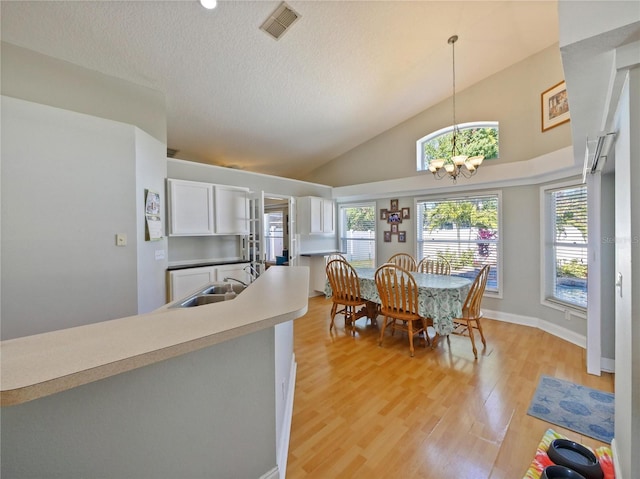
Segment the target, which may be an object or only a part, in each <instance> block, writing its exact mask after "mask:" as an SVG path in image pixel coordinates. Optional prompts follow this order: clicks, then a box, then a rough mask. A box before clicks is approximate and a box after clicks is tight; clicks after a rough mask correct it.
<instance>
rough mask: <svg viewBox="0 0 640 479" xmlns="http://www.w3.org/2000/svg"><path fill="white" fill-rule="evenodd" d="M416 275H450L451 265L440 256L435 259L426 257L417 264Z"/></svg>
mask: <svg viewBox="0 0 640 479" xmlns="http://www.w3.org/2000/svg"><path fill="white" fill-rule="evenodd" d="M418 273H429V274H451V263H449V261H447V259H446V258H443V257H442V256H438V257H437V258H430V257H428V256H427V257H425V258H422V259H421V260H420V262H419V263H418Z"/></svg>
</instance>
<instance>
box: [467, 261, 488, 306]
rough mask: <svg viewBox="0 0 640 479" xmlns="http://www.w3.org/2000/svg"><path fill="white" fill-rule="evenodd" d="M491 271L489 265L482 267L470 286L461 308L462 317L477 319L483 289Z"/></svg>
mask: <svg viewBox="0 0 640 479" xmlns="http://www.w3.org/2000/svg"><path fill="white" fill-rule="evenodd" d="M490 269H491V266H490V265H488V264H487V265H484V266H483V267H482V269H481V270H480V272H479V273H478V275H477V276H476V279H475V280H474V281H473V284H472V285H471V289H470V290H469V293H468V294H467V299H466V300H465V302H464V305H463V306H462V315H463V316H464V317H465V318H479V317H480V315H481V312H480V305H481V304H482V295H483V294H484V289H485V287H486V286H487V279H488V278H489V270H490Z"/></svg>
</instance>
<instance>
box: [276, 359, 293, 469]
mask: <svg viewBox="0 0 640 479" xmlns="http://www.w3.org/2000/svg"><path fill="white" fill-rule="evenodd" d="M297 370H298V363H297V362H296V355H295V354H292V355H291V366H290V367H289V390H288V391H287V401H286V403H285V406H284V414H283V418H282V433H281V435H280V444H279V445H278V451H279V452H278V467H277V468H276V469H277V470H278V476H274V478H273V479H277V478H279V479H285V477H286V475H287V460H288V458H289V439H290V438H291V419H292V417H293V396H294V392H295V389H296V372H297Z"/></svg>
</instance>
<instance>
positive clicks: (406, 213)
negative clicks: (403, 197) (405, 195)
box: [402, 208, 410, 220]
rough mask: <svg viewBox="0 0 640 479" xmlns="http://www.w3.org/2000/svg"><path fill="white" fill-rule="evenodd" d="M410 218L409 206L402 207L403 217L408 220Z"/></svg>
mask: <svg viewBox="0 0 640 479" xmlns="http://www.w3.org/2000/svg"><path fill="white" fill-rule="evenodd" d="M409 218H410V216H409V208H402V219H403V220H408V219H409Z"/></svg>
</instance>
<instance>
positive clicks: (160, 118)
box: [0, 42, 167, 151]
mask: <svg viewBox="0 0 640 479" xmlns="http://www.w3.org/2000/svg"><path fill="white" fill-rule="evenodd" d="M1 47H2V55H1V56H0V59H1V61H2V71H1V74H2V82H1V87H2V94H3V95H6V96H11V97H13V98H20V99H22V100H29V101H32V102H34V103H40V104H42V105H49V106H55V107H58V108H63V109H65V110H70V111H75V112H78V113H86V114H88V115H92V116H97V117H99V118H105V119H109V120H115V121H121V122H123V123H127V124H130V125H135V126H137V127H138V128H140V129H141V130H143V131H145V132H147V133H148V134H149V135H151V136H153V137H154V138H156V139H157V140H158V141H160V142H162V143H164V144H166V143H167V115H166V104H165V98H164V94H162V93H161V92H159V91H156V90H152V89H150V88H146V87H142V86H139V85H135V84H133V83H130V82H128V81H124V80H120V79H119V78H114V77H111V76H108V75H104V74H102V73H98V72H97V71H94V70H89V69H87V68H83V67H79V66H77V65H74V64H72V63H69V62H66V61H63V60H58V59H57V58H52V57H49V56H46V55H42V54H40V53H37V52H34V51H32V50H27V49H26V48H21V47H18V46H15V45H12V44H11V43H6V42H2V44H1ZM165 151H166V150H165Z"/></svg>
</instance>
